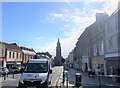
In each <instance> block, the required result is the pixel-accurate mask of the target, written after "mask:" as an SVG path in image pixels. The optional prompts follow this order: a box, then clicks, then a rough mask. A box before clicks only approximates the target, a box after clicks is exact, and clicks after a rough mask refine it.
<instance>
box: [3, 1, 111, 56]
mask: <svg viewBox="0 0 120 88" xmlns="http://www.w3.org/2000/svg"><path fill="white" fill-rule="evenodd" d="M109 4H112V3H107V2H89V3H87V2H74V3H73V2H37V3H36V2H3V3H2V41H4V42H8V43H12V42H16V43H17V44H19V45H25V46H27V47H30V48H33V49H35V51H40V52H41V51H49V52H50V53H51V54H52V55H53V56H54V55H55V51H56V50H55V48H56V43H57V39H58V38H60V41H61V47H62V54H63V56H64V57H67V55H68V53H69V52H70V51H71V50H72V49H73V48H74V46H75V43H76V41H77V39H78V38H79V36H80V35H81V33H82V32H83V31H84V29H85V28H86V27H87V26H89V25H90V24H92V23H93V22H94V21H95V13H97V12H107V13H108V14H110V11H111V12H112V10H110V11H108V8H107V6H106V7H105V5H109Z"/></svg>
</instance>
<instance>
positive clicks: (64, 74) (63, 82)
mask: <svg viewBox="0 0 120 88" xmlns="http://www.w3.org/2000/svg"><path fill="white" fill-rule="evenodd" d="M64 82H65V73H64V71H63V85H64Z"/></svg>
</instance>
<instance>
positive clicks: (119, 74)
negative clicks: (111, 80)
mask: <svg viewBox="0 0 120 88" xmlns="http://www.w3.org/2000/svg"><path fill="white" fill-rule="evenodd" d="M116 74H117V76H118V77H117V82H120V68H119V67H118V66H117V68H116Z"/></svg>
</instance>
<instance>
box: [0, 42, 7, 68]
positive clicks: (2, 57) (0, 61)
mask: <svg viewBox="0 0 120 88" xmlns="http://www.w3.org/2000/svg"><path fill="white" fill-rule="evenodd" d="M0 67H6V47H5V45H4V44H3V43H2V42H0Z"/></svg>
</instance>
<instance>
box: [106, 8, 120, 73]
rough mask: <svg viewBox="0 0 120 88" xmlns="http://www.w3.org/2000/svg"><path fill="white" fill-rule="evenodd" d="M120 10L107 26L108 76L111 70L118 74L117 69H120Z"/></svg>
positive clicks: (113, 15) (112, 16)
mask: <svg viewBox="0 0 120 88" xmlns="http://www.w3.org/2000/svg"><path fill="white" fill-rule="evenodd" d="M119 24H120V8H118V10H116V11H115V12H114V13H113V14H112V15H111V16H110V17H109V19H108V20H107V22H106V24H105V45H106V47H105V49H106V54H105V66H106V74H110V73H111V72H110V68H111V67H112V68H113V70H114V74H116V67H117V66H119V67H120V25H119Z"/></svg>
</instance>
